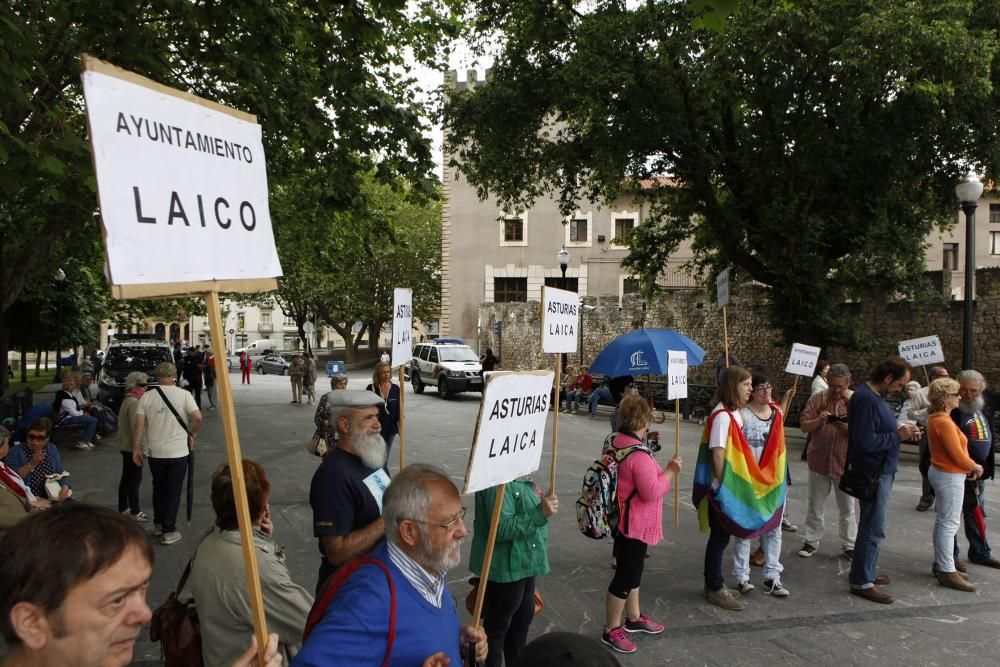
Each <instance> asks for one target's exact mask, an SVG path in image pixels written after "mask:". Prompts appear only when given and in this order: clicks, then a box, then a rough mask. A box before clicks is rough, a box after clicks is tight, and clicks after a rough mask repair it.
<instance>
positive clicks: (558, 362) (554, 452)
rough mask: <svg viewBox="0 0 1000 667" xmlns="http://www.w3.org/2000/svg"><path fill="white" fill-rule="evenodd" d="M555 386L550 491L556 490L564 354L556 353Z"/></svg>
mask: <svg viewBox="0 0 1000 667" xmlns="http://www.w3.org/2000/svg"><path fill="white" fill-rule="evenodd" d="M552 384H553V385H554V386H555V396H556V411H555V412H554V413H553V414H552V468H551V469H550V470H549V491H555V490H556V460H557V459H558V458H559V389H560V388H561V387H562V356H560V355H558V354H557V355H556V376H555V378H554V379H553V381H552Z"/></svg>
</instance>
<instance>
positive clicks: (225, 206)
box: [81, 55, 281, 664]
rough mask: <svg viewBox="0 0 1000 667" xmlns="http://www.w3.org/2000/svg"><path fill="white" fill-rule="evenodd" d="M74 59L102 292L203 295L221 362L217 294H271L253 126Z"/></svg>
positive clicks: (248, 567) (272, 266)
mask: <svg viewBox="0 0 1000 667" xmlns="http://www.w3.org/2000/svg"><path fill="white" fill-rule="evenodd" d="M81 60H82V61H83V70H84V71H83V74H82V79H83V89H84V97H85V100H86V107H87V124H88V129H89V134H90V141H91V149H92V153H93V160H94V169H95V173H96V175H97V190H98V197H99V200H100V208H101V223H102V225H103V228H104V245H105V249H106V250H107V256H108V263H107V265H106V271H107V274H108V283H109V284H110V286H111V292H112V295H113V296H114V297H116V298H120V299H142V298H148V297H159V296H180V295H188V294H193V293H201V294H203V296H204V298H205V303H206V306H207V310H208V320H209V329H210V331H211V337H212V347H213V352H214V353H215V357H216V358H217V359H220V360H221V359H225V358H226V348H225V342H224V341H225V329H224V328H223V325H222V316H221V312H222V308H221V304H220V300H219V291H220V290H225V291H227V292H260V291H266V290H273V289H276V288H277V277H278V276H280V275H281V266H280V264H279V262H278V253H277V251H276V249H275V245H274V234H273V233H272V230H271V220H270V214H269V212H268V203H267V170H266V165H265V163H264V151H263V144H262V143H261V128H260V126H259V125H257V122H256V118H255V117H253V116H251V115H249V114H246V113H243V112H241V111H237V110H235V109H229V108H227V107H224V106H222V105H221V104H217V103H215V102H211V101H209V100H204V99H201V98H198V97H195V96H193V95H189V94H187V93H184V92H182V91H180V90H174V89H171V88H168V87H166V86H163V85H161V84H159V83H156V82H155V81H151V80H149V79H146V78H144V77H142V76H139V75H138V74H135V73H133V72H128V71H125V70H123V69H120V68H118V67H115V66H114V65H111V64H109V63H105V62H102V61H100V60H97V59H96V58H93V57H91V56H88V55H83V56H82V57H81ZM229 381H230V380H229V373H218V374H217V375H216V385H217V388H218V392H219V407H220V409H221V415H222V426H223V432H224V434H225V439H226V455H227V460H228V463H229V469H230V475H231V477H232V486H233V496H234V504H235V506H236V519H237V523H238V525H239V532H240V544H241V548H242V551H243V565H244V571H245V572H246V578H247V591H248V593H249V602H250V610H251V617H252V623H253V628H254V635H255V636H256V638H257V649H258V653H257V654H258V658H259V659H260V663H261V664H264V662H265V661H264V651H265V649H266V646H267V619H266V618H265V615H264V602H263V597H262V595H261V586H260V572H259V570H258V567H257V556H256V551H255V549H254V533H253V530H254V527H253V525H252V524H251V522H250V512H249V505H248V502H247V493H246V480H245V479H244V476H243V455H242V453H241V451H240V443H239V434H238V432H237V428H236V410H235V407H234V405H233V397H232V389H231V387H230V386H229ZM188 475H189V478H190V477H191V476H192V475H193V471H191V470H190V468H189V471H188Z"/></svg>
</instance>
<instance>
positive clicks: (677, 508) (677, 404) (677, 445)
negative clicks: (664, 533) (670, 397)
mask: <svg viewBox="0 0 1000 667" xmlns="http://www.w3.org/2000/svg"><path fill="white" fill-rule="evenodd" d="M680 454H681V399H679V398H675V399H674V457H675V458H676V457H678V456H680ZM680 481H681V480H680V475H678V476H677V477H674V527H677V526H679V525H681V485H680Z"/></svg>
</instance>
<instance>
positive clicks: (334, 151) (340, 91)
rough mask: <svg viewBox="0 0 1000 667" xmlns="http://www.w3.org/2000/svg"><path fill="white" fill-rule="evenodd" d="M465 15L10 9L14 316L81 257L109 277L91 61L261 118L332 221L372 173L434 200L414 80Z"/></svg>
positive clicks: (1, 203)
mask: <svg viewBox="0 0 1000 667" xmlns="http://www.w3.org/2000/svg"><path fill="white" fill-rule="evenodd" d="M458 4H459V0H417V2H406V1H404V0H388V1H387V2H377V3H362V2H335V1H334V0H319V1H318V2H313V3H300V2H291V1H289V0H279V1H278V2H258V3H246V2H221V3H220V2H202V1H199V0H195V1H192V0H155V1H151V0H145V1H141V2H133V3H121V2H113V1H112V0H92V1H91V2H76V1H73V0H41V1H36V0H31V1H29V0H12V1H11V2H6V3H2V4H0V44H2V49H0V54H2V56H0V244H2V246H0V250H2V252H3V261H2V262H0V309H4V310H5V309H6V308H8V307H9V306H10V305H11V304H12V303H13V302H14V301H15V300H16V299H17V297H18V295H19V294H20V293H21V291H22V290H23V289H24V287H25V285H27V284H29V283H31V282H32V281H35V280H44V279H47V276H49V275H51V271H52V270H54V267H55V266H58V265H59V264H60V263H63V262H65V261H66V259H67V258H68V257H69V258H76V259H78V260H79V261H84V260H86V261H93V260H95V259H96V260H97V261H96V262H95V264H96V265H97V266H100V265H101V261H100V259H101V257H100V255H101V254H102V253H101V251H100V250H98V252H97V253H96V254H83V253H79V249H80V248H81V247H85V246H86V243H87V241H88V240H100V233H101V232H100V227H99V224H98V218H97V217H96V215H95V211H96V209H97V198H96V183H95V179H94V175H93V166H92V161H91V156H90V150H89V147H88V145H87V141H86V126H85V119H84V114H83V111H84V106H83V100H82V89H81V85H80V61H79V56H80V54H81V53H83V52H88V53H90V54H92V55H94V56H96V57H98V58H102V59H104V60H108V61H110V62H112V63H114V64H116V65H119V66H121V67H124V68H126V69H129V70H132V71H135V72H138V73H139V74H142V75H145V76H148V77H150V78H152V79H154V80H156V81H159V82H162V83H164V84H166V85H170V86H174V87H176V88H180V89H182V90H187V91H191V92H193V93H195V94H197V95H200V96H202V97H206V98H208V99H212V100H215V101H218V102H221V103H223V104H226V105H229V106H232V107H234V108H237V109H242V110H245V111H248V112H251V113H254V114H256V115H257V117H258V120H259V122H260V123H261V125H262V126H263V129H264V135H263V136H264V148H265V152H266V154H267V157H268V177H269V182H270V183H271V185H272V187H277V186H280V184H281V183H283V182H285V181H286V180H288V179H293V178H295V177H296V176H297V175H299V174H301V173H302V172H303V171H304V170H305V169H306V168H308V167H311V166H314V165H322V166H323V167H324V169H325V171H326V173H327V174H328V179H327V180H326V181H325V182H324V184H323V186H324V187H323V188H321V189H319V190H317V196H318V197H321V200H320V202H319V203H321V204H322V205H324V206H325V207H326V208H327V209H330V210H333V209H337V208H346V207H349V206H351V205H352V204H353V203H355V202H356V201H357V200H358V195H357V191H358V181H357V177H358V174H359V173H360V172H367V171H369V170H374V173H375V174H376V177H377V178H379V179H382V180H387V181H389V180H393V179H395V178H406V179H407V180H408V181H409V182H410V183H412V184H413V187H414V188H416V189H418V190H423V191H425V192H429V191H430V190H431V189H432V188H433V179H432V178H431V172H432V169H433V167H434V164H433V160H432V157H431V151H430V146H429V141H428V140H427V139H426V138H425V136H424V135H423V133H422V131H421V130H422V129H423V128H424V126H425V125H426V124H427V120H426V119H427V118H428V117H429V116H430V115H431V108H430V102H429V101H422V100H421V99H420V98H418V96H417V93H416V90H415V80H414V79H413V77H412V75H411V72H412V69H413V67H414V66H415V65H416V64H427V65H438V64H440V62H441V61H442V59H443V58H444V49H445V46H446V44H447V41H448V39H449V38H450V37H451V36H454V35H455V34H456V31H457V28H458V26H459V20H458V18H457V16H456V15H455V14H454V10H455V8H457V7H458ZM277 224H280V221H279V222H277ZM78 253H79V254H78ZM3 352H4V351H3V350H2V349H0V358H6V357H5V355H4V354H3ZM0 364H2V362H0ZM0 371H2V366H0Z"/></svg>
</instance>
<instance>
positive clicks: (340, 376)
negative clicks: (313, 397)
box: [330, 373, 347, 389]
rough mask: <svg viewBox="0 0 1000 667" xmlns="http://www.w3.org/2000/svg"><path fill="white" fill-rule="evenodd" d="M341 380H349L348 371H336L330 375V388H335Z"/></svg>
mask: <svg viewBox="0 0 1000 667" xmlns="http://www.w3.org/2000/svg"><path fill="white" fill-rule="evenodd" d="M341 382H347V374H346V373H334V374H333V375H331V376H330V389H333V388H334V387H335V386H337V384H339V383H341Z"/></svg>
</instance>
